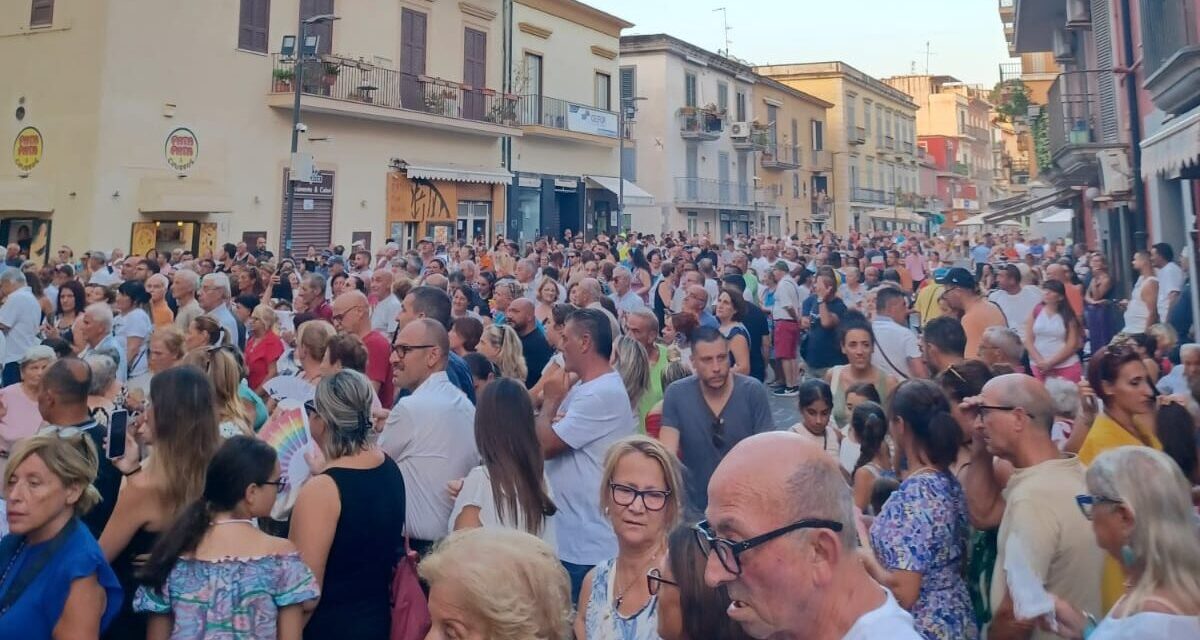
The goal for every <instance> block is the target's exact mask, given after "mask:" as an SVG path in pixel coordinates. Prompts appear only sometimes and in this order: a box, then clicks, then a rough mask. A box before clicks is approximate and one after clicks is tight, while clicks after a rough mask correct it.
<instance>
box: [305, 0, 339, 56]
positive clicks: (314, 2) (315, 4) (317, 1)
mask: <svg viewBox="0 0 1200 640" xmlns="http://www.w3.org/2000/svg"><path fill="white" fill-rule="evenodd" d="M333 13H334V11H333V0H300V18H301V19H303V20H307V19H309V18H311V17H313V16H320V15H330V14H333ZM308 35H310V36H317V37H319V38H320V40H318V41H317V53H318V54H326V53H329V52H331V51H333V23H332V22H319V23H317V24H310V25H308Z"/></svg>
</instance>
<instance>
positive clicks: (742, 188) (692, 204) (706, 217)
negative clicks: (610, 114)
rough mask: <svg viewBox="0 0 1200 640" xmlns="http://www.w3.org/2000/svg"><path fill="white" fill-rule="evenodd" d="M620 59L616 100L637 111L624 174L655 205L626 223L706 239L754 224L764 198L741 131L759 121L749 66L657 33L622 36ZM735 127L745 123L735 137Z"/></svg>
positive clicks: (757, 222)
mask: <svg viewBox="0 0 1200 640" xmlns="http://www.w3.org/2000/svg"><path fill="white" fill-rule="evenodd" d="M620 60H621V76H622V80H621V91H622V101H623V102H626V103H628V104H632V105H636V110H637V113H636V116H635V118H634V122H633V123H632V124H631V125H630V126H629V135H630V138H631V139H630V142H629V145H630V147H631V149H633V151H631V152H630V155H631V157H627V158H626V165H627V167H628V168H629V169H630V170H629V171H627V172H626V173H627V174H628V175H633V176H634V178H635V180H636V182H637V185H638V186H639V187H641V188H642V189H645V190H646V191H647V192H649V193H650V194H652V195H653V197H654V199H655V201H656V202H657V203H658V206H657V207H655V208H654V209H650V210H647V211H645V212H644V213H642V214H637V215H633V216H632V218H631V220H630V222H631V224H632V228H633V229H634V230H637V231H643V232H649V233H665V232H667V231H677V230H684V231H687V232H688V233H701V234H708V235H710V236H711V237H713V238H716V237H718V236H725V235H730V234H736V233H750V232H751V231H752V230H754V229H759V228H763V227H761V226H760V225H762V224H763V222H762V221H761V220H759V219H758V216H759V208H760V206H761V207H762V210H763V212H764V214H765V212H766V211H767V210H768V205H769V204H770V203H768V202H765V201H760V200H761V195H762V194H761V192H760V191H759V190H756V189H755V186H754V185H755V181H754V177H755V171H756V169H755V167H756V162H755V150H754V147H753V145H752V144H751V142H750V131H749V128H750V127H751V124H750V123H753V122H755V121H756V120H757V121H758V125H757V126H756V127H755V131H756V134H755V135H761V132H762V126H763V125H766V124H767V123H766V121H765V120H764V119H763V118H764V117H765V113H761V114H760V113H756V112H755V109H756V105H755V102H754V98H753V92H754V89H755V76H754V72H753V71H752V70H751V69H750V67H748V66H746V65H744V64H742V63H740V62H737V61H734V60H730V59H729V58H726V57H724V56H720V55H717V54H715V53H712V52H710V51H706V50H704V49H701V48H700V47H697V46H695V45H692V44H688V43H686V42H684V41H682V40H679V39H678V38H674V37H672V36H668V35H664V34H655V35H637V36H624V37H622V38H621V56H620ZM735 123H737V124H739V125H745V126H746V127H747V130H746V133H747V135H746V137H745V138H743V137H741V136H740V135H739V136H738V137H737V139H736V142H735V138H734V136H733V135H732V134H733V133H734V132H733V129H734V127H733V125H734V124H735ZM740 132H741V130H740V129H739V134H740ZM777 139H778V138H777ZM776 217H778V216H776ZM779 224H780V225H782V224H783V223H782V221H780V222H779ZM767 226H770V225H769V223H768V225H767Z"/></svg>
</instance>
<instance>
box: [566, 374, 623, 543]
mask: <svg viewBox="0 0 1200 640" xmlns="http://www.w3.org/2000/svg"><path fill="white" fill-rule="evenodd" d="M636 424H637V420H636V416H634V414H633V410H632V409H631V408H630V406H629V395H628V394H627V393H626V392H625V383H623V382H622V381H621V376H620V375H619V374H618V373H617V372H616V371H611V372H609V373H606V374H604V375H602V376H600V377H598V378H596V379H595V380H592V381H590V382H584V383H580V384H577V385H575V386H574V387H572V388H571V391H570V392H568V393H567V397H566V399H565V400H563V403H562V406H561V407H560V408H559V417H558V418H557V420H556V421H555V423H554V426H553V429H554V433H555V434H556V435H558V437H559V438H561V439H562V441H563V442H565V443H566V444H567V446H568V447H569V449H567V450H566V451H564V452H562V453H561V454H559V455H558V456H555V457H553V458H550V459H549V460H547V461H546V477H547V478H548V479H549V480H550V486H552V487H554V491H555V494H556V499H555V504H556V505H557V506H558V513H557V514H555V520H556V521H557V522H555V527H556V528H557V532H556V534H557V536H558V557H559V559H560V560H563V561H565V562H570V563H572V564H582V565H596V564H600V563H601V562H604V561H605V560H608V559H610V558H612V557H613V556H615V555H617V537H616V535H614V534H613V531H612V526H611V525H610V524H609V522H608V520H606V519H605V517H604V513H603V512H602V511H601V510H600V491H599V488H600V479H601V477H602V476H603V475H604V456H605V454H607V453H608V448H609V447H610V446H612V444H613V443H614V442H616V441H618V440H620V439H621V438H624V437H626V436H631V435H633V434H634V433H635V432H636Z"/></svg>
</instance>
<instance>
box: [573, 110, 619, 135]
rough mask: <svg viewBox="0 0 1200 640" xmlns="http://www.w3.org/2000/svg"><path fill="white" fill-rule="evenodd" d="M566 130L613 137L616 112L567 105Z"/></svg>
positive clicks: (615, 132)
mask: <svg viewBox="0 0 1200 640" xmlns="http://www.w3.org/2000/svg"><path fill="white" fill-rule="evenodd" d="M567 130H568V131H577V132H579V133H590V134H592V135H594V136H605V137H608V138H615V137H617V114H615V113H612V112H611V111H600V110H598V109H594V108H592V107H585V106H583V105H578V104H571V105H567Z"/></svg>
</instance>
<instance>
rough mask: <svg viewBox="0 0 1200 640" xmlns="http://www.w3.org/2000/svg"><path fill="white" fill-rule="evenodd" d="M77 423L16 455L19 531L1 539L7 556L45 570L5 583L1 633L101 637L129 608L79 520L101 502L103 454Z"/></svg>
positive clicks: (13, 474) (6, 561)
mask: <svg viewBox="0 0 1200 640" xmlns="http://www.w3.org/2000/svg"><path fill="white" fill-rule="evenodd" d="M69 429H71V428H70V427H68V428H66V429H56V430H55V431H54V432H50V433H47V434H44V435H37V436H33V437H31V438H27V439H25V440H24V441H22V442H21V443H20V444H19V445H18V446H17V449H16V450H15V451H13V454H12V457H11V458H9V462H8V471H7V477H6V478H5V482H4V498H5V500H7V503H8V528H9V531H10V532H11V533H10V534H9V535H7V536H5V537H4V539H3V540H2V541H0V562H2V563H3V566H5V567H7V568H8V569H12V568H13V567H22V568H26V567H29V566H35V565H40V567H39V568H40V570H39V571H36V572H26V571H18V572H17V573H16V575H15V576H14V578H13V580H12V581H7V580H6V581H4V587H5V593H4V598H5V601H6V602H7V603H8V604H7V605H6V609H5V611H4V615H0V638H95V637H98V636H99V635H100V632H101V631H103V630H104V629H105V628H107V627H108V625H109V624H110V623H111V622H112V621H113V618H114V617H115V616H116V615H117V610H118V609H119V608H120V606H121V587H120V585H119V584H118V583H117V577H116V575H114V574H113V571H112V569H111V568H109V566H108V563H107V562H106V561H105V560H104V554H103V553H102V552H101V551H100V546H99V545H98V544H97V543H96V539H95V538H93V537H92V534H91V533H89V532H88V529H87V527H85V526H83V525H82V524H81V523H80V522H79V519H78V517H79V516H80V515H82V514H84V513H87V511H88V510H89V509H91V508H92V507H93V506H95V505H96V504H97V503H98V502H100V493H99V492H98V491H97V490H96V488H95V487H93V486H92V482H94V481H95V479H96V469H97V465H98V464H99V457H98V456H97V453H96V448H95V446H94V445H93V443H92V441H91V439H90V438H87V437H85V436H83V435H82V434H81V433H78V432H70V431H69ZM5 573H8V571H7V570H6V571H5ZM26 576H28V579H29V581H28V582H26V583H24V584H22V585H20V586H19V587H15V586H14V585H13V584H12V582H15V581H16V580H17V579H18V578H24V577H26ZM23 582H24V581H23Z"/></svg>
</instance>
